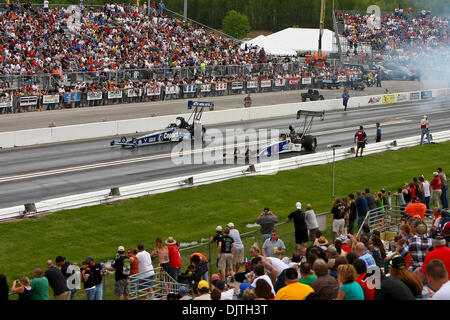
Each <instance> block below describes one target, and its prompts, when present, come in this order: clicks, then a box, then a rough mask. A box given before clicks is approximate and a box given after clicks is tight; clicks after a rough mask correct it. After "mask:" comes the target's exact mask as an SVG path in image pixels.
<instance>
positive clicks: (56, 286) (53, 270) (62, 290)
mask: <svg viewBox="0 0 450 320" xmlns="http://www.w3.org/2000/svg"><path fill="white" fill-rule="evenodd" d="M45 277H46V278H47V279H48V283H49V285H50V286H51V287H52V289H53V295H54V298H55V300H70V290H69V288H67V282H66V279H65V278H64V275H63V273H62V272H61V270H59V269H58V268H57V267H55V265H54V264H53V261H52V260H48V261H47V271H45Z"/></svg>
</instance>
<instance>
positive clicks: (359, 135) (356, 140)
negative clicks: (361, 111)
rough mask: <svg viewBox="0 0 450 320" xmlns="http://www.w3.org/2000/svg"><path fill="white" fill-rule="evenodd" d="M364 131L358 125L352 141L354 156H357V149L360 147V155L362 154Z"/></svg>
mask: <svg viewBox="0 0 450 320" xmlns="http://www.w3.org/2000/svg"><path fill="white" fill-rule="evenodd" d="M366 138H367V135H366V132H365V131H364V129H363V126H359V130H358V131H356V133H355V138H354V139H353V142H354V143H356V157H358V151H359V150H360V149H361V155H360V156H361V157H362V154H363V149H364V148H365V146H366Z"/></svg>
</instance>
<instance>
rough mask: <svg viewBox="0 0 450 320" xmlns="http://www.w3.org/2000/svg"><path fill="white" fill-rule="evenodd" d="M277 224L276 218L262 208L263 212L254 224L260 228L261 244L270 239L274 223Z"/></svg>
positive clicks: (268, 210) (266, 209) (267, 209)
mask: <svg viewBox="0 0 450 320" xmlns="http://www.w3.org/2000/svg"><path fill="white" fill-rule="evenodd" d="M277 222H278V217H277V216H276V215H274V214H273V212H272V211H270V209H269V208H264V211H263V212H262V213H261V214H260V215H259V216H258V218H257V219H256V223H257V224H259V225H260V226H261V235H262V243H263V244H264V242H265V241H266V240H267V239H270V237H271V231H272V230H273V229H275V223H277Z"/></svg>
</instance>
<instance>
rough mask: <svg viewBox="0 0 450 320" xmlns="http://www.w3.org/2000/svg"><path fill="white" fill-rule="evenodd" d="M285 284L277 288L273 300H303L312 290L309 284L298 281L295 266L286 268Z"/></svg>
mask: <svg viewBox="0 0 450 320" xmlns="http://www.w3.org/2000/svg"><path fill="white" fill-rule="evenodd" d="M285 275H286V286H284V287H283V288H281V289H280V290H278V292H277V294H276V296H275V300H305V298H306V297H307V296H308V295H309V294H310V293H311V292H314V289H313V288H311V287H310V286H308V285H306V284H303V283H300V282H298V273H297V270H296V269H295V268H288V269H287V270H286V273H285Z"/></svg>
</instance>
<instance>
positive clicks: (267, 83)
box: [261, 80, 272, 88]
mask: <svg viewBox="0 0 450 320" xmlns="http://www.w3.org/2000/svg"><path fill="white" fill-rule="evenodd" d="M271 86H272V80H261V88H270V87H271Z"/></svg>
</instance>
